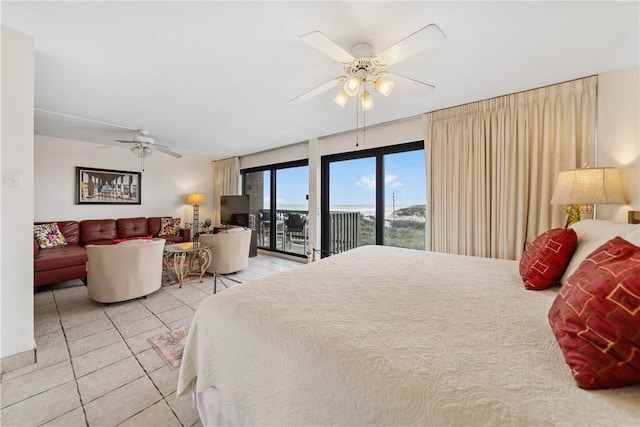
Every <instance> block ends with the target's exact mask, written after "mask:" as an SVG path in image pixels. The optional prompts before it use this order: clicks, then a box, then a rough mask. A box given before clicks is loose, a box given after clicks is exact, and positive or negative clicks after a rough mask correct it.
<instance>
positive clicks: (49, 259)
mask: <svg viewBox="0 0 640 427" xmlns="http://www.w3.org/2000/svg"><path fill="white" fill-rule="evenodd" d="M162 218H163V217H151V218H145V217H138V218H119V219H117V220H116V219H88V220H84V221H56V222H57V223H58V228H60V232H62V235H63V236H64V237H65V240H66V241H67V244H66V245H61V246H54V247H52V248H40V247H39V246H38V243H37V242H36V240H35V239H34V240H33V283H34V286H35V287H38V286H45V285H50V284H52V283H58V282H62V281H65V280H72V279H85V278H86V277H87V271H86V268H85V264H86V262H87V252H86V250H85V249H84V247H85V246H86V245H90V244H91V245H110V244H113V243H114V240H117V239H128V238H132V237H144V236H153V237H161V238H163V239H165V240H166V241H167V243H180V242H188V241H189V240H190V239H191V230H189V229H185V228H181V229H180V233H179V234H178V235H175V236H166V235H163V236H158V234H159V232H160V222H161V220H162ZM49 222H53V221H49ZM45 223H46V222H36V223H35V224H45Z"/></svg>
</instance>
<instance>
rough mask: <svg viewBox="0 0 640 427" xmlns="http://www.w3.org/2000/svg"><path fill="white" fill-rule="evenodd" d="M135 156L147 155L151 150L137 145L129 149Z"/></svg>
mask: <svg viewBox="0 0 640 427" xmlns="http://www.w3.org/2000/svg"><path fill="white" fill-rule="evenodd" d="M129 150H130V151H131V152H132V153H133V154H134V155H135V156H136V157H137V158H140V157H149V156H150V155H151V153H153V151H151V148H149V147H140V146H138V145H136V146H134V147H131V148H130V149H129Z"/></svg>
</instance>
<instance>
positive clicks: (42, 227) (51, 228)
mask: <svg viewBox="0 0 640 427" xmlns="http://www.w3.org/2000/svg"><path fill="white" fill-rule="evenodd" d="M33 236H34V238H35V239H36V241H37V242H38V246H40V247H41V248H52V247H54V246H60V245H66V244H67V239H65V238H64V236H63V235H62V233H61V232H60V229H59V228H58V223H57V222H52V223H49V224H39V225H34V226H33Z"/></svg>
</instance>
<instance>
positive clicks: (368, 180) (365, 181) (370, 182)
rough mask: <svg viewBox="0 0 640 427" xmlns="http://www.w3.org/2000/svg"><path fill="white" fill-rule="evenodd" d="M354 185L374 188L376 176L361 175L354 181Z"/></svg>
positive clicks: (369, 188) (367, 188)
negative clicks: (358, 179)
mask: <svg viewBox="0 0 640 427" xmlns="http://www.w3.org/2000/svg"><path fill="white" fill-rule="evenodd" d="M356 187H361V188H364V189H366V190H375V189H376V176H375V175H369V176H361V177H360V181H358V182H356Z"/></svg>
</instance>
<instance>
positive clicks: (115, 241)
mask: <svg viewBox="0 0 640 427" xmlns="http://www.w3.org/2000/svg"><path fill="white" fill-rule="evenodd" d="M151 239H153V236H151V235H149V236H138V237H126V238H124V239H113V243H123V242H128V241H129V240H151Z"/></svg>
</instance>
